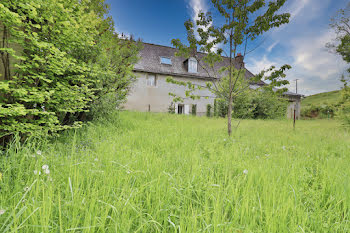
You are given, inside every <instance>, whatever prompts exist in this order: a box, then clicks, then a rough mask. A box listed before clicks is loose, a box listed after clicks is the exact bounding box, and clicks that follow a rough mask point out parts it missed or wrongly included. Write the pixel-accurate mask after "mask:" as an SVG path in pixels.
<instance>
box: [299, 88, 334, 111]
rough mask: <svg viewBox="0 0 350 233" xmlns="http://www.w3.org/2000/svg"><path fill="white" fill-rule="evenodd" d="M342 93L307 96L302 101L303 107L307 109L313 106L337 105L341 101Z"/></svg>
mask: <svg viewBox="0 0 350 233" xmlns="http://www.w3.org/2000/svg"><path fill="white" fill-rule="evenodd" d="M339 98H340V91H339V90H338V91H330V92H324V93H319V94H315V95H310V96H307V97H306V98H305V99H303V100H302V101H301V106H302V107H307V106H311V105H315V106H320V105H329V104H335V103H337V102H338V101H339Z"/></svg>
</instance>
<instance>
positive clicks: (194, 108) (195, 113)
mask: <svg viewBox="0 0 350 233" xmlns="http://www.w3.org/2000/svg"><path fill="white" fill-rule="evenodd" d="M192 115H193V116H196V115H197V104H192Z"/></svg>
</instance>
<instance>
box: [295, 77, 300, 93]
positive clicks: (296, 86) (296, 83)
mask: <svg viewBox="0 0 350 233" xmlns="http://www.w3.org/2000/svg"><path fill="white" fill-rule="evenodd" d="M298 80H299V79H295V80H294V81H295V93H297V94H298Z"/></svg>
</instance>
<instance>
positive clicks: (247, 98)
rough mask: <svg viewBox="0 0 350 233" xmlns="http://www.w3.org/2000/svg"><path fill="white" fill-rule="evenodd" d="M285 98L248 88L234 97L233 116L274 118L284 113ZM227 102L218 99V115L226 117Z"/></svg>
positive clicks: (241, 117) (285, 108)
mask: <svg viewBox="0 0 350 233" xmlns="http://www.w3.org/2000/svg"><path fill="white" fill-rule="evenodd" d="M287 104H288V103H287V100H286V99H284V98H282V97H279V96H278V94H276V93H274V92H272V91H269V90H263V89H259V90H249V91H247V92H245V93H243V94H241V95H239V96H238V97H236V99H235V101H234V104H233V113H232V116H233V117H234V118H240V119H276V118H282V117H284V116H285V114H286V110H287ZM227 109H228V107H227V103H225V102H224V101H223V100H220V99H219V100H218V115H219V116H220V117H226V114H227Z"/></svg>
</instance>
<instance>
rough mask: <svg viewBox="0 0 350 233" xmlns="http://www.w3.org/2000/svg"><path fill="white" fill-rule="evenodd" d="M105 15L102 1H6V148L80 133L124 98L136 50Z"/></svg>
mask: <svg viewBox="0 0 350 233" xmlns="http://www.w3.org/2000/svg"><path fill="white" fill-rule="evenodd" d="M107 13H108V6H107V5H106V4H105V3H104V1H103V0H92V1H84V0H83V1H79V0H69V1H65V0H58V1H55V0H32V1H30V2H28V1H25V0H17V1H11V0H3V1H1V3H0V22H1V23H0V27H1V29H0V34H1V35H2V37H1V40H2V43H1V45H0V46H1V47H0V55H1V63H2V64H0V67H3V69H4V70H3V72H1V73H2V74H3V76H2V77H0V80H1V81H0V93H1V94H0V140H1V142H0V144H4V143H6V141H8V140H9V139H10V137H11V135H13V134H14V133H20V134H21V135H24V136H28V135H35V136H42V135H48V134H52V133H55V132H58V131H60V130H63V129H67V128H72V127H79V126H80V125H81V122H82V121H84V120H87V119H91V118H93V113H97V112H101V104H102V103H103V102H104V101H105V100H108V101H107V102H110V101H112V103H110V104H109V106H113V108H115V107H116V106H117V100H118V101H122V100H123V99H124V98H125V95H126V92H127V89H128V86H129V84H130V82H131V81H132V69H133V64H134V63H135V62H136V61H137V57H136V54H137V50H138V45H136V44H135V43H134V42H132V41H130V40H121V39H119V38H118V35H116V34H115V33H114V26H113V21H112V19H111V18H110V17H108V14H107ZM106 96H108V97H106ZM111 96H114V97H116V100H115V101H114V103H113V98H112V99H111V98H110V97H111ZM90 110H93V111H90Z"/></svg>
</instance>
